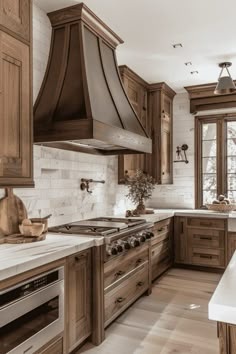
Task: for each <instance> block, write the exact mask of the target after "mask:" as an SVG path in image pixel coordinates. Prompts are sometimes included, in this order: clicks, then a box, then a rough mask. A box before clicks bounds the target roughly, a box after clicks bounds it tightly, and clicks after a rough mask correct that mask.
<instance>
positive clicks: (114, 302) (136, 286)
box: [105, 261, 149, 327]
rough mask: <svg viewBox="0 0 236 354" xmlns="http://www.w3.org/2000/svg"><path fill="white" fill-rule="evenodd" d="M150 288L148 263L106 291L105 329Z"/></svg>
mask: <svg viewBox="0 0 236 354" xmlns="http://www.w3.org/2000/svg"><path fill="white" fill-rule="evenodd" d="M148 287H149V264H148V262H147V261H146V262H145V263H144V264H142V265H141V266H139V267H138V268H137V270H134V271H133V272H131V273H130V274H129V276H128V277H126V278H125V279H124V280H123V281H122V282H121V283H119V284H117V285H116V286H114V287H113V288H109V290H108V291H105V327H106V326H107V325H109V324H110V323H111V322H112V321H113V320H114V319H115V318H116V317H117V316H119V315H120V314H121V313H122V312H123V311H124V310H125V309H126V308H127V307H128V306H130V305H131V304H132V303H133V302H134V301H135V300H136V299H137V298H138V297H139V296H141V295H142V294H143V293H144V291H146V290H147V289H148Z"/></svg>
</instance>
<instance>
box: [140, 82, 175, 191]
mask: <svg viewBox="0 0 236 354" xmlns="http://www.w3.org/2000/svg"><path fill="white" fill-rule="evenodd" d="M174 96H175V92H174V91H173V90H172V89H171V88H170V87H169V86H168V85H167V84H165V83H164V82H162V83H159V84H152V85H149V100H148V109H149V112H148V113H149V131H148V132H149V134H150V136H151V138H152V154H147V155H146V159H147V166H148V167H147V170H148V172H149V174H150V175H152V176H153V177H154V178H155V180H156V182H157V183H158V184H171V183H173V153H172V145H173V144H172V141H173V98H174Z"/></svg>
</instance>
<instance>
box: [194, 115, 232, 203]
mask: <svg viewBox="0 0 236 354" xmlns="http://www.w3.org/2000/svg"><path fill="white" fill-rule="evenodd" d="M228 121H236V113H227V114H214V115H204V116H203V115H199V116H196V117H195V207H196V208H197V209H199V208H205V206H204V205H203V185H202V184H203V183H202V126H203V124H207V123H216V126H217V133H216V141H217V148H216V149H217V150H216V155H217V156H216V174H217V195H219V194H227V192H228V191H227V129H226V127H227V122H228Z"/></svg>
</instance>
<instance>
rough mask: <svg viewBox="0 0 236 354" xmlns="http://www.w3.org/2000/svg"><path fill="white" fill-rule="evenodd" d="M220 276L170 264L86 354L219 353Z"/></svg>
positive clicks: (87, 347)
mask: <svg viewBox="0 0 236 354" xmlns="http://www.w3.org/2000/svg"><path fill="white" fill-rule="evenodd" d="M219 279H220V275H218V274H214V273H205V272H198V271H191V270H183V269H171V270H169V271H168V272H167V273H166V274H165V275H164V276H163V277H162V278H160V279H159V280H157V281H156V282H155V284H154V287H153V292H152V294H151V295H150V296H144V297H142V298H140V299H139V300H138V301H137V302H136V303H135V304H134V305H132V307H130V308H129V309H128V310H127V311H126V312H125V313H124V314H123V315H121V316H120V317H119V318H118V319H117V320H116V321H115V322H114V323H113V324H112V325H111V326H110V327H109V328H108V329H107V330H106V340H105V341H104V342H103V343H102V344H101V345H100V346H99V347H94V346H92V345H91V344H89V343H88V344H86V345H85V346H84V347H83V348H81V349H80V351H78V352H77V353H85V354H177V353H179V354H218V353H219V350H218V339H217V334H216V323H214V322H212V321H209V320H208V319H207V307H208V302H209V299H210V297H211V294H212V293H213V291H214V289H215V287H216V285H217V284H218V281H219Z"/></svg>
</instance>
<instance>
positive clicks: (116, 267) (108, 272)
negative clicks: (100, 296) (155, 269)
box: [104, 243, 149, 289]
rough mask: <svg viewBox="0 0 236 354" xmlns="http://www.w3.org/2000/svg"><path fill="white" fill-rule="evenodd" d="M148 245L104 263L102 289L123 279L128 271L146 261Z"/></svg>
mask: <svg viewBox="0 0 236 354" xmlns="http://www.w3.org/2000/svg"><path fill="white" fill-rule="evenodd" d="M148 253H149V250H148V244H147V243H146V244H145V245H143V246H141V247H138V248H135V249H133V250H132V251H129V252H127V253H126V254H125V253H124V254H121V255H120V256H119V257H116V258H114V259H112V260H111V261H109V262H107V263H105V266H104V272H105V276H104V287H105V289H106V288H107V287H108V286H110V285H111V284H113V283H114V282H116V281H118V280H120V279H122V278H123V277H125V276H126V275H127V274H128V273H129V272H130V271H132V270H133V269H135V268H137V267H138V266H140V265H141V264H143V263H145V262H146V261H147V260H148Z"/></svg>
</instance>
